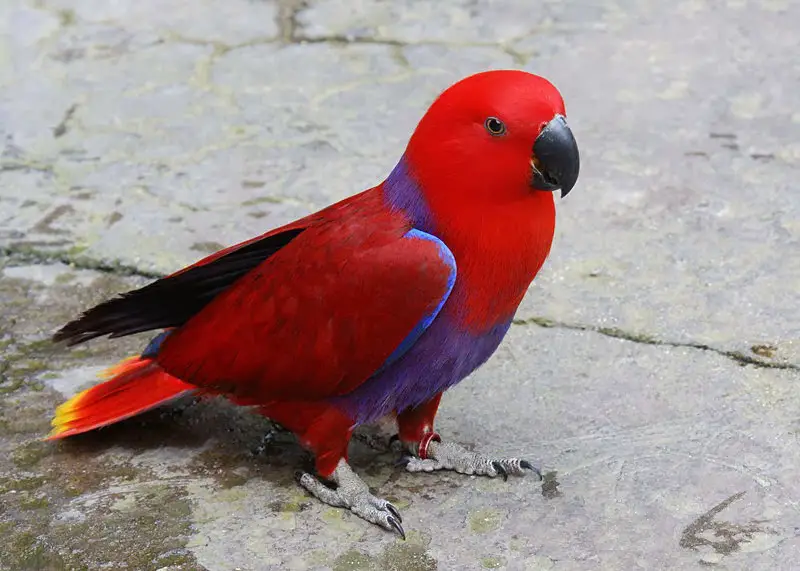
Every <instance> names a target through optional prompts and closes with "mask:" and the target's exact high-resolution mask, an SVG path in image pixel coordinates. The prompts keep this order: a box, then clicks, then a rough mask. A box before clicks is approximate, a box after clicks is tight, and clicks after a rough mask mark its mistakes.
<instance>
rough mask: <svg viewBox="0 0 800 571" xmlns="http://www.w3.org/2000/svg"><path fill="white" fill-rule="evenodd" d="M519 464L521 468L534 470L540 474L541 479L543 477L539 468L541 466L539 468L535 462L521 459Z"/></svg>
mask: <svg viewBox="0 0 800 571" xmlns="http://www.w3.org/2000/svg"><path fill="white" fill-rule="evenodd" d="M519 465H520V468H525V469H526V470H530V471H531V472H534V473H535V474H536V475H537V476H539V479H540V480H542V479H543V478H542V472H541V470H539V468H537V467H536V466H534V465H533V464H531V463H530V462H528V461H527V460H520V461H519Z"/></svg>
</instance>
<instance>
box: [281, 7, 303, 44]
mask: <svg viewBox="0 0 800 571" xmlns="http://www.w3.org/2000/svg"><path fill="white" fill-rule="evenodd" d="M307 7H308V5H307V4H306V0H284V1H283V2H281V3H280V4H279V7H278V30H279V32H280V38H281V41H282V42H284V43H287V44H291V43H295V32H296V31H297V29H298V28H299V27H300V26H299V25H298V23H297V15H298V14H299V13H300V12H301V11H303V10H304V9H306V8H307Z"/></svg>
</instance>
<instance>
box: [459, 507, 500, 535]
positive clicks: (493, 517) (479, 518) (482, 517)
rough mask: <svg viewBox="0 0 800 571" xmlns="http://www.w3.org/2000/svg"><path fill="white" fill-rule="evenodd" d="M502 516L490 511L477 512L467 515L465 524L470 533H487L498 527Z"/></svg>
mask: <svg viewBox="0 0 800 571" xmlns="http://www.w3.org/2000/svg"><path fill="white" fill-rule="evenodd" d="M502 522H503V516H502V515H501V514H500V512H498V511H496V510H492V509H483V510H478V511H475V512H473V513H471V514H470V515H469V517H468V518H467V523H468V526H469V530H470V531H471V532H472V533H489V532H490V531H494V530H496V529H498V528H499V527H500V524H501V523H502Z"/></svg>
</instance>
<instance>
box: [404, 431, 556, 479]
mask: <svg viewBox="0 0 800 571" xmlns="http://www.w3.org/2000/svg"><path fill="white" fill-rule="evenodd" d="M415 452H416V454H417V456H407V457H406V458H404V459H403V462H405V463H406V470H408V471H409V472H433V471H435V470H454V471H456V472H458V473H459V474H475V475H477V476H489V477H491V478H494V477H496V476H502V477H503V479H504V480H507V479H508V475H509V474H511V475H514V476H524V475H525V474H526V473H527V472H529V471H530V472H533V473H534V474H536V476H537V477H538V478H539V480H541V479H542V473H541V472H540V471H539V469H538V468H536V467H534V466H533V464H531V463H530V462H528V461H527V460H520V459H519V458H489V457H487V456H484V455H483V454H478V453H476V452H470V451H469V450H467V449H466V448H464V447H463V446H460V445H458V444H455V443H453V442H441V441H439V437H438V435H437V434H436V433H430V435H429V436H427V437H425V438H423V440H422V442H420V443H419V445H417V450H415Z"/></svg>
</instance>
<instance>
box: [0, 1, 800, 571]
mask: <svg viewBox="0 0 800 571" xmlns="http://www.w3.org/2000/svg"><path fill="white" fill-rule="evenodd" d="M798 18H800V9H799V8H798V5H797V4H796V3H792V2H787V1H782V0H713V1H708V2H702V1H687V2H682V3H678V4H670V3H664V2H654V1H651V0H617V1H608V0H603V1H592V0H561V1H546V2H541V3H538V4H536V5H535V6H533V5H532V4H531V3H530V2H522V1H521V0H470V1H466V0H454V1H452V2H428V1H419V2H416V1H415V2H409V1H401V2H391V3H389V2H379V1H377V0H359V1H358V2H342V1H340V0H306V1H298V0H280V1H278V0H276V1H269V0H228V1H220V0H203V1H202V2H191V3H190V2H186V1H181V0H169V1H167V2H161V1H159V2H156V1H154V0H148V1H139V2H134V1H132V0H120V1H117V2H111V3H109V2H96V1H92V0H69V1H68V0H7V1H6V2H3V3H0V257H1V258H2V260H1V261H0V264H2V266H3V268H2V275H0V304H1V306H2V308H3V311H2V317H3V319H2V323H1V324H0V349H1V350H2V355H3V356H2V362H0V531H1V532H2V535H3V537H4V543H3V545H2V546H0V569H14V570H17V569H45V568H47V569H80V568H86V569H98V568H103V567H105V568H122V567H123V566H124V565H127V568H132V569H209V570H212V571H217V570H220V571H222V570H233V569H242V570H262V569H298V570H301V569H332V570H335V571H341V570H345V569H363V570H379V569H404V570H415V569H420V570H430V569H476V568H486V569H508V570H512V571H516V570H529V569H632V568H647V569H653V568H657V569H662V568H669V569H684V568H686V569H694V568H697V567H698V566H704V565H705V566H717V567H719V568H725V569H770V570H773V569H778V570H780V569H787V570H788V569H793V568H794V567H796V565H795V562H796V561H797V560H798V558H800V543H799V542H798V538H797V530H798V529H800V521H798V519H800V516H799V515H798V503H797V502H798V500H797V498H798V497H799V495H800V489H798V484H797V483H796V480H797V479H796V477H795V472H796V467H797V465H798V461H800V457H798V452H797V435H798V433H799V432H798V431H799V430H800V424H798V418H799V417H798V415H797V413H796V411H797V410H798V399H800V396H798V394H799V393H798V392H797V390H796V386H797V382H798V380H800V373H799V372H798V369H799V368H800V313H798V312H799V311H800V310H799V309H798V305H797V303H796V299H797V292H798V291H799V290H800V256H797V251H800V250H798V243H799V242H800V225H798V222H797V221H798V220H800V194H798V192H797V183H796V179H797V177H798V174H800V147H798V143H797V139H798V138H797V135H798V133H799V132H800V114H799V113H798V110H797V103H798V99H797V93H798V92H800V64H799V63H798V62H797V58H796V57H794V52H795V51H796V50H795V47H796V33H795V27H796V26H795V25H794V22H795V21H797V20H798ZM503 67H522V68H524V69H528V70H530V71H534V72H537V73H541V74H543V75H545V76H547V77H549V78H550V79H551V80H553V82H554V83H555V84H556V85H557V86H558V87H559V88H560V90H561V91H562V93H563V94H564V97H565V99H566V102H567V109H568V114H569V116H570V123H571V125H572V127H573V130H574V131H575V133H576V137H577V138H578V141H579V144H580V146H581V152H582V159H583V167H582V174H581V180H580V181H579V184H578V187H577V188H576V189H575V191H574V192H573V193H572V194H570V196H569V197H568V199H567V200H565V201H563V202H560V203H559V204H558V216H559V219H558V229H557V237H556V242H555V244H554V246H553V251H552V257H551V259H550V261H549V262H548V263H547V265H546V267H545V269H544V271H543V272H542V275H541V276H540V277H539V278H538V279H537V281H536V284H535V285H534V287H533V288H532V290H531V292H530V293H529V295H528V296H527V298H526V300H525V302H524V304H523V307H522V309H521V311H520V313H519V315H518V323H517V325H516V326H515V327H513V328H512V333H511V334H510V338H509V340H508V342H507V343H506V344H505V345H504V346H503V347H502V348H501V350H500V351H499V353H498V354H497V355H496V356H495V357H494V358H493V359H492V360H491V361H490V362H489V363H488V364H487V366H486V367H484V368H483V369H482V370H480V371H479V372H478V373H477V374H476V375H475V376H474V377H473V378H471V379H469V380H468V381H465V383H464V384H463V385H461V386H459V387H457V388H456V389H454V390H453V391H452V392H451V393H450V394H448V395H447V396H446V398H445V401H444V405H443V410H442V417H441V426H440V429H441V431H442V432H443V433H445V434H447V435H449V436H452V437H453V438H455V439H458V440H460V441H462V442H464V443H466V444H468V445H470V446H474V447H475V448H476V449H480V450H484V451H487V452H497V453H499V454H504V455H520V456H527V457H530V458H531V459H532V460H536V461H539V462H541V463H542V465H543V468H544V470H545V471H546V478H545V482H544V484H538V483H535V482H532V481H528V480H515V479H512V480H510V481H509V482H507V483H504V482H499V481H490V480H483V479H478V478H463V477H460V476H456V475H449V474H437V475H412V474H407V473H404V472H402V471H400V470H398V469H395V468H394V467H393V462H394V459H395V456H394V455H393V454H392V453H391V452H389V451H387V449H386V446H385V436H386V434H385V431H382V430H380V429H370V430H367V431H364V432H363V433H362V434H360V435H359V437H358V438H357V439H356V441H355V442H354V445H353V457H354V460H355V464H356V467H357V468H358V469H359V471H360V472H361V473H363V474H364V475H365V478H366V479H367V481H368V483H369V484H370V485H371V486H373V487H374V488H375V489H376V490H378V491H379V492H380V493H381V494H384V495H386V496H388V497H390V498H391V499H392V500H393V501H395V502H396V503H397V504H398V506H400V507H401V509H402V510H403V514H404V517H405V521H406V529H407V530H408V531H409V540H408V541H407V542H406V543H402V542H398V541H397V540H395V539H394V538H392V537H390V536H388V535H385V534H382V533H381V532H380V531H379V530H375V529H373V528H371V527H370V526H367V525H366V524H364V523H363V522H361V521H359V520H357V519H355V518H353V517H351V516H350V515H349V514H345V513H342V512H340V511H337V510H332V509H328V508H326V507H323V506H320V505H318V504H317V503H315V502H313V501H312V500H311V499H310V498H309V497H308V496H306V495H305V494H304V493H303V492H302V491H301V490H300V489H298V488H297V487H296V486H295V484H294V483H293V480H292V474H293V471H294V469H295V468H297V467H298V466H302V464H303V462H305V456H304V455H303V454H302V453H301V452H300V451H299V449H298V448H297V447H296V446H295V445H294V443H293V442H292V441H291V439H284V438H282V437H279V438H278V439H277V440H276V441H274V442H272V443H270V444H267V445H265V444H263V442H262V438H263V435H264V433H265V432H266V431H268V430H269V427H270V425H269V423H268V422H267V421H265V420H263V419H259V418H256V417H254V416H253V415H252V414H250V413H249V412H247V411H244V410H237V409H234V408H233V407H231V406H227V405H225V404H224V403H221V402H217V401H211V402H199V403H195V402H193V401H187V402H182V403H178V404H176V405H174V406H171V407H168V408H165V409H162V410H159V411H154V412H153V413H150V414H148V415H145V416H143V417H141V418H138V419H133V420H130V421H128V422H126V423H124V424H122V425H120V426H117V427H113V428H109V429H107V430H104V431H101V432H99V433H97V434H93V435H88V436H86V437H83V438H80V439H77V440H75V441H73V442H65V443H60V444H56V445H51V444H43V443H40V442H39V441H38V438H39V437H40V436H41V435H42V434H44V433H45V432H46V430H47V425H48V421H49V416H50V414H51V412H52V409H53V407H54V406H55V405H56V404H57V403H58V402H60V401H61V400H62V399H63V397H64V396H68V395H69V394H72V393H74V392H75V391H77V390H79V389H80V388H81V387H84V386H88V385H89V384H91V383H92V382H93V381H94V377H95V374H96V373H97V372H98V371H100V370H101V369H102V368H103V367H105V366H107V365H109V364H111V363H113V362H114V361H116V360H117V359H119V358H121V357H123V356H126V355H127V354H130V353H132V352H134V351H137V350H140V349H141V345H142V343H143V342H144V340H145V339H146V336H144V337H143V336H134V337H133V338H130V339H122V340H118V341H117V342H115V343H111V342H108V341H98V342H94V343H92V344H90V345H87V346H85V347H80V348H76V349H74V350H71V351H65V350H56V349H55V348H53V347H51V346H50V345H49V343H47V341H46V337H47V334H48V333H50V332H51V331H52V330H53V329H54V328H56V327H57V326H59V325H61V324H63V323H64V322H65V321H66V320H67V319H69V318H71V317H74V316H75V315H76V314H77V312H79V311H80V310H82V309H85V308H86V307H88V306H89V305H90V304H92V303H94V302H97V301H100V300H101V299H103V298H104V297H106V296H108V295H112V294H113V293H116V292H120V291H124V290H125V289H127V288H130V287H135V286H136V285H141V284H144V283H147V281H148V278H152V277H154V276H157V275H159V274H162V273H166V272H170V271H173V270H174V269H176V268H178V267H180V266H181V265H184V264H186V263H189V262H192V261H194V260H196V259H197V258H199V257H201V256H203V255H205V254H206V253H208V252H210V251H213V250H215V249H217V248H218V247H220V246H222V245H227V244H230V243H233V242H236V241H238V240H241V239H244V238H248V237H250V236H252V235H255V234H258V233H261V232H263V231H264V230H266V229H268V228H271V227H273V226H275V225H277V224H280V223H282V222H285V221H288V220H290V219H292V218H295V217H297V216H300V215H303V214H306V213H308V212H309V211H311V210H313V209H316V208H319V207H322V206H325V205H326V204H328V203H330V202H332V201H335V200H338V199H340V198H343V197H345V196H347V195H349V194H352V193H353V192H356V191H359V190H361V189H363V188H365V187H367V186H370V185H372V184H375V183H377V182H378V181H380V180H381V179H382V178H383V176H385V175H386V173H387V172H388V171H389V170H390V169H391V167H392V166H393V165H394V163H395V161H396V160H397V158H398V156H399V154H400V153H401V152H402V148H403V145H404V144H405V142H406V140H407V138H408V136H409V134H410V132H411V130H412V129H413V127H414V125H415V123H416V121H417V120H418V118H419V116H420V115H421V113H422V112H423V110H424V109H425V108H426V106H427V105H428V104H429V103H430V101H431V100H432V98H433V97H434V96H435V95H436V94H437V93H438V92H439V91H441V90H442V89H443V88H444V87H446V86H447V85H448V84H449V83H451V82H452V81H454V80H456V79H458V78H460V77H462V76H464V75H466V74H469V73H472V72H476V71H480V70H483V69H487V68H503Z"/></svg>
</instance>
